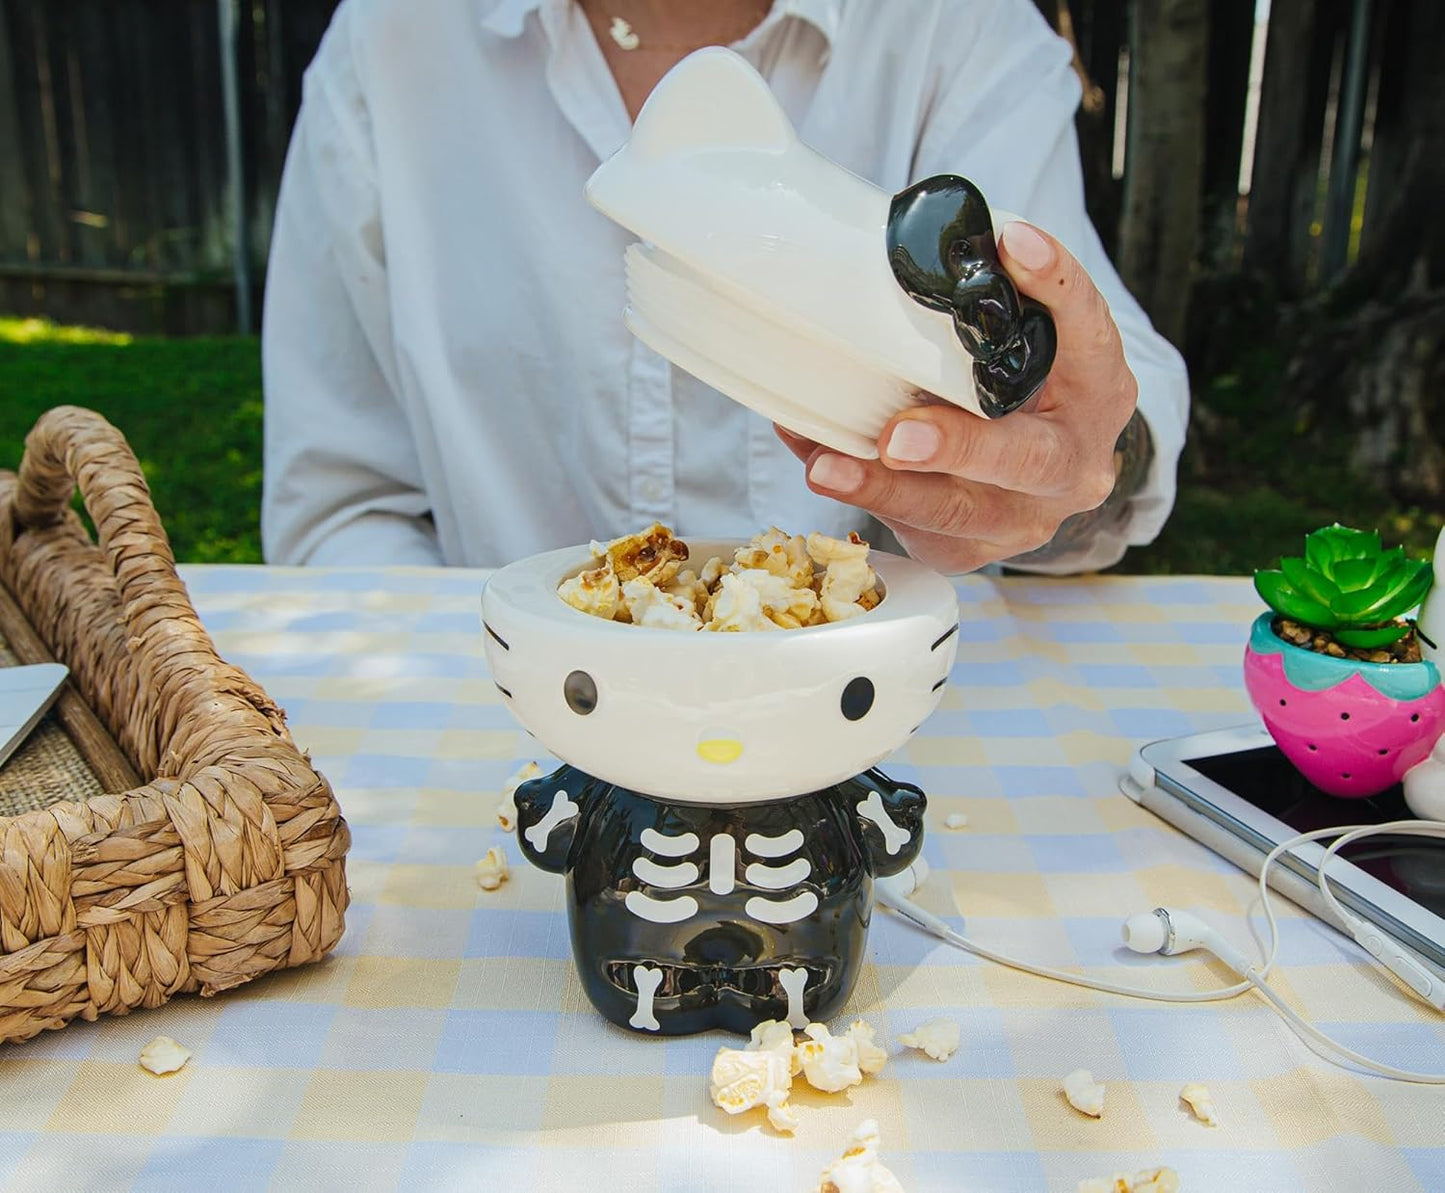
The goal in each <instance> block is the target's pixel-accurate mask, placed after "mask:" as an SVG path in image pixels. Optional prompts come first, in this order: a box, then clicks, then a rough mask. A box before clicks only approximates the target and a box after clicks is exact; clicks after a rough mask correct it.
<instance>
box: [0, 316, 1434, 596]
mask: <svg viewBox="0 0 1445 1193" xmlns="http://www.w3.org/2000/svg"><path fill="white" fill-rule="evenodd" d="M1283 369H1284V362H1283V359H1282V358H1281V355H1280V353H1279V350H1278V349H1277V348H1274V347H1265V348H1260V349H1255V350H1248V351H1245V352H1243V353H1241V355H1240V359H1239V360H1237V361H1236V362H1234V364H1233V365H1232V367H1231V371H1229V372H1226V373H1222V374H1220V375H1219V376H1216V377H1206V378H1196V379H1195V406H1196V419H1195V426H1194V428H1193V429H1192V430H1191V433H1190V441H1189V443H1188V445H1187V446H1186V448H1185V452H1184V458H1183V461H1182V463H1181V466H1180V474H1179V480H1180V487H1179V498H1178V501H1177V503H1176V505H1175V509H1174V514H1173V516H1172V517H1171V519H1170V521H1169V524H1168V525H1167V526H1166V527H1165V529H1164V533H1163V534H1162V535H1161V536H1160V538H1159V540H1158V541H1157V542H1156V543H1154V544H1153V545H1152V546H1150V547H1145V548H1136V549H1135V550H1133V551H1131V552H1130V553H1129V555H1128V556H1127V557H1126V558H1125V560H1124V562H1123V564H1122V565H1121V567H1120V570H1121V571H1126V572H1149V573H1173V574H1187V573H1206V574H1233V575H1238V574H1243V573H1247V572H1250V571H1253V570H1254V569H1255V568H1257V567H1268V566H1272V565H1273V564H1274V563H1275V561H1276V560H1277V559H1278V557H1279V556H1280V554H1281V553H1285V552H1288V553H1290V554H1295V553H1297V552H1298V551H1299V550H1300V547H1301V544H1302V542H1303V539H1304V536H1305V534H1307V533H1308V532H1309V531H1311V530H1313V529H1315V528H1316V527H1318V526H1323V525H1328V524H1329V523H1330V522H1334V521H1340V522H1344V523H1346V524H1347V525H1352V526H1359V527H1362V528H1364V529H1379V530H1380V532H1381V533H1382V535H1384V537H1385V539H1386V541H1387V543H1395V542H1403V543H1405V544H1406V545H1407V546H1408V547H1409V548H1410V549H1411V551H1412V553H1415V554H1421V555H1425V554H1429V553H1430V551H1431V549H1432V548H1433V546H1434V541H1435V535H1436V534H1437V533H1438V531H1439V530H1440V526H1441V517H1440V515H1439V514H1436V513H1433V512H1431V513H1428V514H1427V513H1423V512H1422V511H1420V510H1418V509H1408V508H1401V507H1399V506H1397V505H1396V504H1394V503H1392V502H1391V500H1390V499H1389V497H1388V496H1387V495H1386V494H1385V493H1384V492H1383V491H1381V490H1380V489H1377V488H1375V487H1373V486H1371V485H1369V484H1366V483H1364V482H1362V481H1360V480H1358V479H1355V478H1352V477H1351V474H1350V473H1349V471H1348V469H1347V468H1346V467H1345V464H1344V461H1345V457H1346V453H1347V450H1348V442H1347V440H1346V437H1345V434H1344V433H1343V432H1341V433H1334V434H1332V433H1331V429H1330V428H1329V427H1327V426H1315V425H1311V424H1310V422H1309V421H1308V420H1307V419H1305V418H1302V417H1301V415H1300V414H1299V413H1298V412H1296V411H1295V410H1293V409H1292V408H1291V407H1290V406H1289V404H1288V403H1286V402H1282V401H1281V400H1280V398H1279V395H1280V389H1281V383H1282V374H1283ZM66 403H70V404H74V405H79V406H88V407H90V408H91V409H93V410H97V411H99V412H100V413H101V414H103V415H105V417H106V418H108V419H110V421H111V422H113V423H114V424H115V425H116V426H117V427H119V428H120V429H121V431H122V432H123V433H124V434H125V436H126V438H127V439H128V440H129V441H130V444H131V447H132V448H133V449H134V450H135V453H136V455H137V457H139V459H140V461H141V467H142V468H143V469H144V471H145V475H146V479H147V481H148V482H149V483H150V486H151V493H152V496H153V499H154V501H155V504H156V509H157V510H159V511H160V515H161V518H162V520H163V521H164V522H165V525H166V529H167V531H168V532H169V534H170V538H171V544H172V546H173V547H174V548H175V552H176V557H177V558H178V559H180V560H182V561H191V562H240V563H254V562H259V561H260V559H261V545H260V534H259V526H258V511H259V507H260V499H261V414H262V409H261V370H260V354H259V351H258V346H257V342H256V341H255V340H254V339H240V338H234V337H230V338H217V339H182V340H163V339H144V338H137V339H132V338H131V337H129V336H124V335H116V334H113V333H110V332H102V331H95V330H91V329H87V328H68V327H55V326H53V325H52V324H49V323H45V322H43V321H40V320H34V319H30V320H18V319H0V468H14V467H15V466H16V464H18V462H19V460H20V454H21V450H22V446H23V441H24V437H25V433H26V432H27V431H28V430H29V429H30V427H31V426H32V425H33V423H34V422H35V420H36V419H37V418H38V417H39V416H40V415H41V414H42V413H43V412H44V411H46V410H48V409H49V408H50V407H52V406H58V405H62V404H66Z"/></svg>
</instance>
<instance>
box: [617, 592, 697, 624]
mask: <svg viewBox="0 0 1445 1193" xmlns="http://www.w3.org/2000/svg"><path fill="white" fill-rule="evenodd" d="M622 599H623V601H624V602H625V603H626V605H627V612H628V615H629V617H630V618H631V620H632V624H633V625H640V626H652V627H653V628H655V629H659V630H700V629H702V620H701V619H700V618H699V617H698V615H697V606H696V605H695V604H694V602H693V599H692V597H691V596H674V595H673V594H672V593H670V592H668V591H667V590H666V589H665V588H658V587H657V586H656V585H654V584H652V583H651V582H650V581H648V580H629V581H627V583H626V584H624V585H623V586H622Z"/></svg>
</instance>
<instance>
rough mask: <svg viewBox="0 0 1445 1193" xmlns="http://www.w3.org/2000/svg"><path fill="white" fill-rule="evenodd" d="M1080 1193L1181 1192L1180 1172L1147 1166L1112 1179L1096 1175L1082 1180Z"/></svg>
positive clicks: (1117, 1174) (1118, 1174)
mask: <svg viewBox="0 0 1445 1193" xmlns="http://www.w3.org/2000/svg"><path fill="white" fill-rule="evenodd" d="M1079 1193H1179V1174H1178V1173H1177V1172H1175V1171H1174V1169H1172V1168H1146V1169H1144V1170H1142V1171H1140V1172H1136V1173H1134V1175H1133V1176H1130V1175H1128V1174H1127V1173H1122V1172H1121V1173H1116V1174H1115V1175H1114V1178H1113V1179H1112V1180H1106V1179H1105V1178H1104V1177H1101V1176H1096V1177H1091V1178H1090V1179H1088V1180H1086V1181H1080V1182H1079Z"/></svg>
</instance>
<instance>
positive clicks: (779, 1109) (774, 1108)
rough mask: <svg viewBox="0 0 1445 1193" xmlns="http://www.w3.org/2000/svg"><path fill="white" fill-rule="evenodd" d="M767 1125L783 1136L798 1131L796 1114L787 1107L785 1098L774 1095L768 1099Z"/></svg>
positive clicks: (792, 1109) (790, 1107) (791, 1108)
mask: <svg viewBox="0 0 1445 1193" xmlns="http://www.w3.org/2000/svg"><path fill="white" fill-rule="evenodd" d="M768 1125H769V1126H771V1127H772V1128H773V1130H774V1131H781V1132H782V1133H783V1134H784V1135H791V1134H792V1133H793V1132H794V1131H796V1130H797V1129H798V1112H797V1111H796V1110H795V1109H794V1108H793V1107H792V1106H789V1105H788V1099H787V1097H786V1096H780V1095H778V1094H774V1095H773V1096H772V1097H770V1098H769V1099H768Z"/></svg>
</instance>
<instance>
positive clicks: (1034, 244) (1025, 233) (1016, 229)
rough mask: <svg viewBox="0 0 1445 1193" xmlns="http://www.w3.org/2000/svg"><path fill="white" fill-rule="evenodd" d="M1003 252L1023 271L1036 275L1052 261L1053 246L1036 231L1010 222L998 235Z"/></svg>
mask: <svg viewBox="0 0 1445 1193" xmlns="http://www.w3.org/2000/svg"><path fill="white" fill-rule="evenodd" d="M999 239H1001V240H1002V241H1003V247H1004V251H1005V252H1007V253H1008V255H1009V256H1010V257H1012V258H1013V259H1014V260H1015V261H1017V262H1018V263H1019V264H1020V265H1022V266H1023V267H1024V268H1025V269H1028V270H1032V271H1033V272H1034V273H1037V272H1038V271H1039V270H1041V269H1047V268H1048V267H1049V264H1050V263H1051V262H1052V261H1053V259H1054V249H1053V246H1052V245H1050V244H1049V242H1048V241H1047V240H1045V239H1044V238H1043V237H1042V236H1040V235H1039V233H1038V229H1036V228H1034V227H1032V226H1031V225H1029V224H1026V223H1024V222H1023V220H1010V221H1009V222H1008V223H1006V224H1005V225H1004V226H1003V231H1002V232H1000V233H999Z"/></svg>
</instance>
